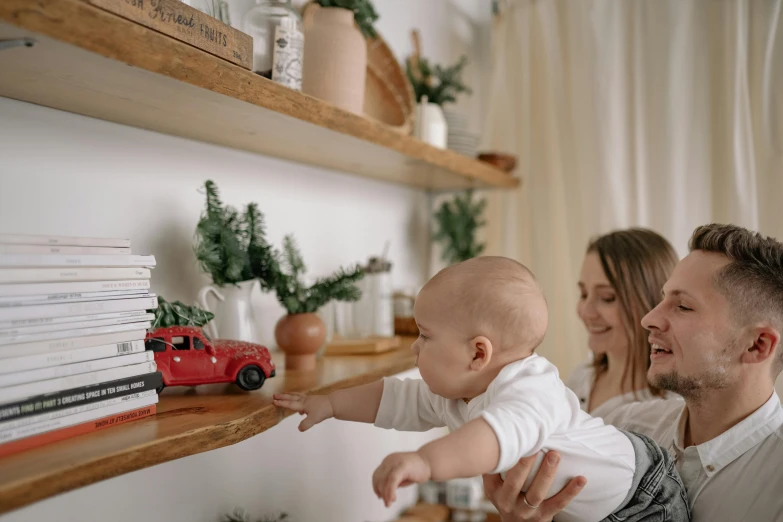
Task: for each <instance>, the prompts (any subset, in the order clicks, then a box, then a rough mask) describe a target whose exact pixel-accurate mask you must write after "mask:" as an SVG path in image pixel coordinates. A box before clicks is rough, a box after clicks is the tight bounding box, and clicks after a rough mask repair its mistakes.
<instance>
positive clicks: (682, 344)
mask: <svg viewBox="0 0 783 522" xmlns="http://www.w3.org/2000/svg"><path fill="white" fill-rule="evenodd" d="M690 250H691V252H690V254H689V255H688V256H686V257H685V258H684V259H683V260H682V261H680V262H679V264H678V265H677V267H676V268H675V269H674V272H673V273H672V276H671V277H670V278H669V280H668V281H667V283H666V285H664V288H663V300H662V301H661V303H660V304H659V305H658V306H657V307H656V308H655V309H653V310H652V311H651V312H650V313H649V314H647V315H646V316H645V317H644V318H643V319H642V325H643V326H644V327H645V328H646V329H647V330H649V332H650V343H651V344H652V348H653V352H652V354H651V355H650V369H649V371H648V374H647V376H648V379H649V380H650V382H651V383H652V384H654V385H655V386H657V387H659V388H662V389H665V390H669V391H673V392H675V393H677V394H679V395H681V396H682V398H683V399H684V400H679V399H678V400H669V401H664V400H660V401H655V402H644V403H633V404H629V405H626V406H625V407H623V408H621V409H618V410H617V411H615V412H613V414H611V415H610V416H607V417H606V418H605V420H606V422H609V423H612V424H614V425H616V426H617V427H619V428H622V429H626V430H630V431H636V432H639V433H643V434H645V435H648V436H650V437H652V438H654V439H655V440H656V442H658V444H660V445H661V446H662V447H663V448H665V449H667V450H668V451H669V452H670V453H671V454H672V456H673V457H674V458H675V465H676V467H677V470H678V471H679V473H680V476H681V478H682V480H683V482H684V484H685V487H686V489H687V491H688V501H689V504H690V506H691V511H692V517H693V520H694V521H695V522H724V521H725V522H739V521H754V522H756V521H758V522H762V521H777V520H783V469H782V468H783V408H782V407H781V404H780V399H779V398H778V396H777V394H776V393H775V390H774V383H775V379H776V377H777V376H778V374H779V373H780V372H781V370H783V347H781V346H780V341H781V333H783V243H780V242H778V241H776V240H774V239H772V238H767V237H763V236H761V235H759V234H756V233H753V232H750V231H748V230H746V229H743V228H740V227H736V226H732V225H707V226H703V227H699V228H697V229H696V230H695V231H694V233H693V236H692V237H691V241H690ZM550 457H552V458H551V460H554V461H555V462H554V463H550V464H549V465H548V466H544V467H542V471H540V472H539V474H538V475H539V476H538V477H536V480H535V481H534V484H533V485H532V486H531V487H530V488H529V489H528V491H527V493H526V494H524V495H520V490H521V485H522V484H523V483H524V480H525V478H526V477H527V473H528V471H529V469H530V464H532V461H531V459H530V458H528V459H523V461H520V463H519V464H518V465H517V466H516V467H515V468H514V469H513V470H512V471H513V472H514V473H512V472H509V474H508V475H507V477H506V481H505V482H503V481H501V480H500V479H499V477H497V476H488V477H485V479H484V483H485V489H486V492H487V495H488V496H489V498H490V499H491V500H492V501H493V503H494V504H495V505H496V507H498V509H499V510H500V512H501V515H502V520H503V521H504V522H518V521H522V520H537V521H541V520H551V518H552V516H554V515H555V514H556V513H557V512H558V511H559V510H560V509H562V506H563V505H565V504H567V503H568V502H569V501H570V500H571V499H572V498H573V497H574V496H576V494H577V493H578V491H579V490H580V489H581V487H580V485H583V482H584V481H583V479H582V478H581V477H579V478H577V479H575V480H573V481H572V483H571V484H569V485H568V486H566V488H564V489H563V490H562V491H561V492H560V493H559V494H558V495H557V496H555V497H552V498H550V499H548V500H545V501H544V500H543V499H544V497H545V495H546V492H547V491H548V488H549V484H551V477H552V476H553V472H552V471H551V470H552V469H554V468H556V466H557V462H556V461H557V458H558V456H557V455H551V456H550ZM547 460H550V459H547ZM523 501H524V502H523ZM529 506H533V507H529Z"/></svg>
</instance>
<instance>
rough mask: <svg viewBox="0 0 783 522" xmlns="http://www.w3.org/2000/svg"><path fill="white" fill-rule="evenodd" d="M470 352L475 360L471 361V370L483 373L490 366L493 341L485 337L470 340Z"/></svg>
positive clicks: (479, 336) (480, 336) (478, 336)
mask: <svg viewBox="0 0 783 522" xmlns="http://www.w3.org/2000/svg"><path fill="white" fill-rule="evenodd" d="M470 351H471V354H472V356H473V359H472V360H471V361H470V369H471V370H473V371H476V372H478V371H481V370H483V369H484V368H486V366H487V365H488V364H489V360H490V359H491V358H492V341H490V340H489V339H487V338H486V337H484V336H483V335H477V336H476V337H474V338H473V339H471V340H470Z"/></svg>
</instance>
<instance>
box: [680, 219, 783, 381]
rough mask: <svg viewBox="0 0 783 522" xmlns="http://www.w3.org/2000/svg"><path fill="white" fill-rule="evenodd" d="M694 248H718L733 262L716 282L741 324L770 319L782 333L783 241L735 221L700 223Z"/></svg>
mask: <svg viewBox="0 0 783 522" xmlns="http://www.w3.org/2000/svg"><path fill="white" fill-rule="evenodd" d="M688 247H689V248H690V250H691V251H694V250H701V251H704V252H716V253H719V254H723V255H724V256H726V257H728V258H729V259H730V260H731V262H730V263H729V264H728V265H726V266H725V267H724V268H723V269H722V270H721V271H720V272H719V273H718V274H717V275H716V277H715V285H716V286H717V287H718V290H719V291H720V292H721V293H722V294H723V295H725V296H726V298H727V299H728V300H729V303H730V304H731V307H732V310H733V311H734V314H735V317H736V319H737V320H738V321H739V322H740V323H742V324H748V323H750V322H754V321H768V322H770V323H772V325H773V326H774V327H775V328H776V329H777V330H778V331H779V332H781V333H783V243H781V242H780V241H778V240H776V239H775V238H772V237H768V236H763V235H761V234H759V233H758V232H752V231H750V230H748V229H745V228H742V227H738V226H736V225H722V224H715V223H713V224H711V225H704V226H701V227H698V228H697V229H696V230H695V231H694V232H693V235H692V236H691V240H690V242H689V244H688ZM777 350H778V354H777V362H776V364H775V365H774V368H775V369H774V371H775V374H776V375H777V373H779V372H780V371H781V370H783V346H778V348H777Z"/></svg>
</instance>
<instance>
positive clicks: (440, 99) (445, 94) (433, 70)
mask: <svg viewBox="0 0 783 522" xmlns="http://www.w3.org/2000/svg"><path fill="white" fill-rule="evenodd" d="M467 63H468V58H467V56H462V57H461V58H460V59H459V61H458V62H457V63H456V64H454V65H452V66H451V67H441V66H440V65H435V66H432V65H430V63H429V61H428V60H427V59H426V58H419V59H418V65H414V64H413V61H412V60H411V59H410V58H408V59H407V60H405V65H406V70H407V72H408V78H409V79H410V82H411V84H412V85H413V92H414V93H415V94H416V101H422V98H423V97H424V96H426V97H427V101H429V102H430V103H435V104H437V105H441V106H443V105H444V104H446V103H454V102H455V101H457V94H460V93H465V94H472V92H473V91H471V89H470V88H469V87H468V86H467V85H465V84H464V83H463V82H462V70H463V69H464V68H465V65H467ZM414 67H417V69H418V71H416V70H414ZM417 72H418V74H417Z"/></svg>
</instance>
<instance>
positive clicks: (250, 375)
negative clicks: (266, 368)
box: [237, 364, 266, 391]
mask: <svg viewBox="0 0 783 522" xmlns="http://www.w3.org/2000/svg"><path fill="white" fill-rule="evenodd" d="M264 380H266V377H265V376H264V372H263V371H262V370H261V368H259V367H258V366H256V365H255V364H249V365H247V366H245V367H244V368H242V369H241V370H239V374H237V386H239V387H240V388H242V389H243V390H248V391H250V390H257V389H259V388H260V387H261V386H263V384H264Z"/></svg>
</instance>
